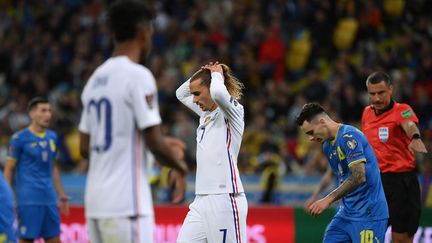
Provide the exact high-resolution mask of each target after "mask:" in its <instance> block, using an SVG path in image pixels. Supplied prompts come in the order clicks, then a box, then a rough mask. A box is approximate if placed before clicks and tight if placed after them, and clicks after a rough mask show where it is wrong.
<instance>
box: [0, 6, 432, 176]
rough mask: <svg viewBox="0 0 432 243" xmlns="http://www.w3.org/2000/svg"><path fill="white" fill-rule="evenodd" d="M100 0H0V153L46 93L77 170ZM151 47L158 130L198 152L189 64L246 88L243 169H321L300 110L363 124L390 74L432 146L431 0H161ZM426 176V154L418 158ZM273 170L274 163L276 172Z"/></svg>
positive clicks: (68, 161) (98, 46) (101, 51)
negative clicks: (213, 67)
mask: <svg viewBox="0 0 432 243" xmlns="http://www.w3.org/2000/svg"><path fill="white" fill-rule="evenodd" d="M109 2H110V1H103V0H93V1H84V0H40V1H25V0H0V119H1V122H0V152H1V153H0V154H1V156H0V161H1V162H4V161H5V156H6V150H7V143H8V140H9V138H10V135H11V134H12V133H13V132H15V131H17V130H19V129H21V128H23V127H25V126H27V125H28V124H29V122H30V120H29V117H28V116H27V111H26V104H27V102H28V101H29V99H31V98H32V97H34V96H47V97H49V98H50V100H51V101H52V104H53V105H54V109H55V112H54V113H55V116H56V119H55V124H53V128H54V130H56V131H57V132H58V134H59V135H60V137H61V139H60V140H61V143H60V144H59V147H60V149H61V151H62V153H61V158H60V163H61V167H62V169H63V171H69V172H76V173H84V172H85V170H86V163H85V161H83V160H82V159H81V157H80V155H79V149H78V140H79V135H78V130H77V124H78V123H79V117H80V112H81V102H80V93H81V90H82V88H83V86H84V84H85V82H86V81H87V79H88V77H89V75H90V74H91V73H92V71H93V70H94V69H95V68H96V67H97V66H98V65H99V64H101V63H102V62H103V61H104V60H105V59H106V58H107V57H108V56H109V55H110V52H111V50H112V43H111V42H110V38H109V31H108V30H107V28H106V26H105V24H104V19H105V8H106V6H107V3H109ZM152 3H153V5H154V8H155V10H156V12H157V17H156V20H155V23H154V26H155V34H154V41H153V52H152V54H151V55H150V57H149V58H148V59H147V62H146V66H147V67H149V68H150V69H151V70H152V72H153V73H154V75H155V77H156V80H157V83H158V89H159V100H160V107H161V112H162V114H161V115H162V118H163V120H164V129H165V132H166V133H167V134H169V135H171V136H174V137H178V138H180V139H182V140H183V141H184V142H185V143H186V144H187V145H188V148H187V157H188V162H189V163H190V165H191V166H192V167H193V165H194V161H193V158H195V148H194V146H195V141H194V140H195V127H196V124H195V123H194V120H195V119H193V117H192V116H193V114H192V113H190V112H188V111H187V110H186V109H184V107H182V105H181V104H180V103H179V102H178V101H177V99H176V97H175V90H176V88H177V87H178V86H179V85H180V84H181V83H183V81H184V80H185V79H186V78H187V77H189V76H190V75H191V74H192V72H193V71H194V70H197V68H198V67H200V66H202V65H203V64H205V63H207V62H208V61H214V60H218V61H219V62H223V63H226V64H228V65H229V66H230V67H232V69H233V72H234V73H235V74H236V75H237V77H238V78H239V79H240V80H241V81H242V82H244V84H245V86H246V91H245V97H244V98H243V100H242V101H241V102H242V103H243V104H245V108H246V130H245V134H244V138H243V145H242V150H241V152H240V156H239V162H238V163H239V164H238V165H239V169H240V170H241V171H242V172H243V173H251V174H253V173H259V172H262V171H264V170H267V171H268V169H269V168H270V170H271V171H273V173H277V174H278V175H284V174H306V175H313V174H319V173H322V172H324V171H325V170H326V166H327V162H326V159H325V157H324V156H323V154H322V152H321V148H320V146H316V145H314V144H311V143H309V142H308V141H307V137H305V135H303V134H302V133H301V132H299V131H298V128H297V127H296V125H295V122H294V120H295V115H296V114H297V113H298V112H299V110H300V109H301V107H302V105H303V104H305V103H306V102H309V101H316V102H319V103H320V104H322V105H324V106H325V107H326V109H327V110H328V111H330V113H331V115H332V117H334V118H337V119H336V120H339V121H340V122H344V123H349V124H354V125H356V126H357V127H359V128H360V119H361V115H362V111H363V109H364V107H365V106H366V105H367V104H368V99H367V93H366V86H365V81H366V77H367V76H368V75H369V74H370V73H372V72H374V71H379V70H381V71H385V72H388V73H389V74H391V76H392V78H393V82H394V88H395V90H394V94H393V96H394V98H395V99H396V100H397V101H399V102H405V103H408V104H410V105H411V106H412V107H413V109H414V111H415V112H416V114H417V115H418V117H419V120H420V124H419V127H420V128H421V133H422V137H423V139H424V141H425V143H426V146H427V148H428V150H429V151H431V150H432V18H431V16H430V9H432V2H431V1H427V0H383V1H374V0H365V1H360V0H336V1H333V0H271V1H269V0H265V1H264V0H260V1H253V0H241V1H234V0H223V1H209V0H207V1H206V0H201V1H200V0H196V1H193V0H171V1H170V0H161V1H156V0H155V1H152ZM418 167H419V168H418V170H419V173H422V174H423V176H424V177H425V178H429V180H430V178H432V158H431V157H430V156H423V157H420V158H418ZM272 169H273V170H272Z"/></svg>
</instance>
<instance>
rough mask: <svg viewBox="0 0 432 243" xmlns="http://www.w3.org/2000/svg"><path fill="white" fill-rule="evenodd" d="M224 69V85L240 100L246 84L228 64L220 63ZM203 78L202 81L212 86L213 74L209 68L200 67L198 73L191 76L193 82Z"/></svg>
mask: <svg viewBox="0 0 432 243" xmlns="http://www.w3.org/2000/svg"><path fill="white" fill-rule="evenodd" d="M220 65H221V66H222V70H223V76H224V85H225V87H226V88H227V90H228V93H229V94H230V95H231V96H232V97H234V98H235V99H236V100H239V99H240V98H241V97H242V95H243V89H244V88H245V86H244V84H243V83H242V82H240V80H239V79H238V78H236V77H235V76H234V74H233V73H232V71H231V68H229V67H228V66H227V65H226V64H220ZM198 79H201V82H202V83H203V84H205V85H206V86H208V87H210V81H211V74H210V71H209V70H208V69H200V70H198V71H197V72H196V73H194V74H193V75H192V77H191V79H190V80H191V82H193V81H195V80H198Z"/></svg>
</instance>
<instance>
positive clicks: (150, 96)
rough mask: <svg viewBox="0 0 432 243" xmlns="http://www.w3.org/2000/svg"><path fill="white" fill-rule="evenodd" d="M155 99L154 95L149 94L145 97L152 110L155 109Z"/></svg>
mask: <svg viewBox="0 0 432 243" xmlns="http://www.w3.org/2000/svg"><path fill="white" fill-rule="evenodd" d="M153 98H154V94H149V95H146V96H145V99H146V101H147V105H148V107H149V108H150V109H153V100H154V99H153Z"/></svg>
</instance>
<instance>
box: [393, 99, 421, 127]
mask: <svg viewBox="0 0 432 243" xmlns="http://www.w3.org/2000/svg"><path fill="white" fill-rule="evenodd" d="M396 121H397V123H398V124H399V125H400V124H402V123H403V122H405V121H412V122H415V123H418V118H417V116H416V114H415V113H414V111H413V109H412V108H411V106H409V105H407V104H399V106H398V108H397V112H396Z"/></svg>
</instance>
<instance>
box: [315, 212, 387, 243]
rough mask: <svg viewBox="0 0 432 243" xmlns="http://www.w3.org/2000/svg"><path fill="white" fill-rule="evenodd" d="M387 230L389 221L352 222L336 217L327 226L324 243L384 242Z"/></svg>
mask: <svg viewBox="0 0 432 243" xmlns="http://www.w3.org/2000/svg"><path fill="white" fill-rule="evenodd" d="M386 230H387V219H384V220H376V221H352V220H348V219H344V218H340V217H335V218H333V220H332V221H331V222H330V224H329V225H328V226H327V229H326V232H325V234H324V240H323V242H325V243H338V242H354V243H367V242H371V243H372V242H373V243H376V242H384V237H385V233H386Z"/></svg>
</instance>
